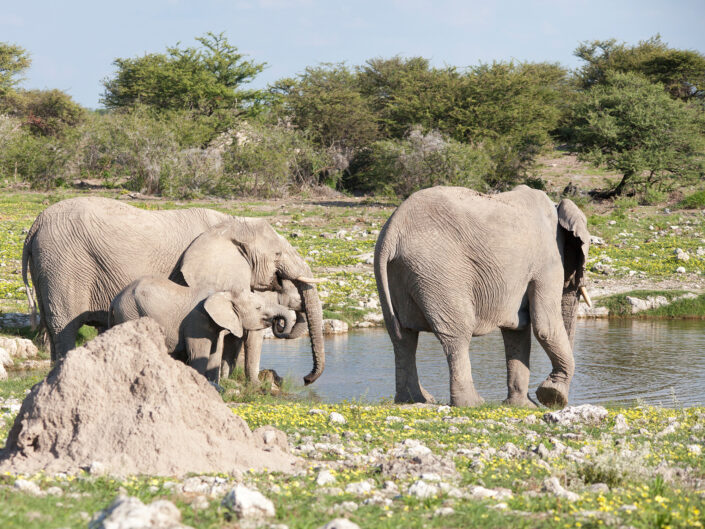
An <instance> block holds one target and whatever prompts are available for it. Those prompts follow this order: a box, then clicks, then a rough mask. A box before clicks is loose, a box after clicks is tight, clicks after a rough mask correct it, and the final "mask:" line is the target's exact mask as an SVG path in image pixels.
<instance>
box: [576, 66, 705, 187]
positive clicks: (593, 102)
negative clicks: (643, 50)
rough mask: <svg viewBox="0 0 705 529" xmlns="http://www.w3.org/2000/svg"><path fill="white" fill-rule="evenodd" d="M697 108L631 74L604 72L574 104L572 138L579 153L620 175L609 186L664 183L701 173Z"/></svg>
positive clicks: (703, 149)
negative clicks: (619, 179)
mask: <svg viewBox="0 0 705 529" xmlns="http://www.w3.org/2000/svg"><path fill="white" fill-rule="evenodd" d="M701 119H702V116H700V115H699V114H698V113H697V111H696V110H695V109H694V108H693V107H690V106H688V105H686V104H685V103H683V102H682V101H680V100H677V99H672V98H671V97H669V95H668V94H667V93H666V92H665V91H664V90H663V86H662V85H660V84H654V83H651V82H649V80H648V79H646V78H645V77H644V76H642V75H639V74H636V73H620V72H611V73H608V74H607V75H606V77H605V79H604V80H603V81H602V82H601V83H600V84H597V85H595V86H593V87H592V88H590V89H589V90H586V91H584V92H582V93H581V94H580V95H579V96H578V99H577V101H576V103H575V105H574V107H573V110H572V115H571V122H572V129H571V133H572V138H571V139H572V143H573V145H574V147H575V148H576V149H577V150H578V151H579V152H580V153H581V155H582V157H583V158H585V159H587V160H589V161H592V162H593V163H595V164H597V165H602V164H604V165H606V166H607V167H608V168H610V169H614V170H617V171H619V172H621V173H622V174H623V177H622V179H621V181H620V182H619V183H618V185H617V186H616V188H615V189H614V191H613V194H616V195H619V194H621V193H622V192H624V191H625V190H627V189H629V188H632V189H634V188H635V187H638V186H639V185H642V186H645V187H648V186H651V185H657V186H667V185H668V183H669V181H670V182H672V181H673V179H675V178H678V179H679V181H681V182H684V181H686V179H687V178H688V177H695V176H700V177H702V176H703V175H704V174H705V173H704V172H703V161H704V160H703V153H705V143H704V142H703V136H702V131H701V130H700V127H701V126H702V123H701V121H700V120H701Z"/></svg>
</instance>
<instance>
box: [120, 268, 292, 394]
mask: <svg viewBox="0 0 705 529" xmlns="http://www.w3.org/2000/svg"><path fill="white" fill-rule="evenodd" d="M143 316H149V317H150V318H153V319H154V320H156V321H157V322H158V323H159V324H160V325H161V326H162V327H163V328H164V331H165V332H166V344H167V348H168V350H169V353H170V354H171V355H172V356H174V357H175V358H179V359H184V360H185V361H186V363H188V364H189V365H190V366H191V367H193V368H194V369H195V370H196V371H198V372H199V373H201V374H202V375H204V376H205V377H206V378H207V379H208V380H210V381H212V382H218V379H219V378H220V364H221V358H222V354H223V339H224V336H225V334H227V333H228V332H230V333H232V334H233V335H234V336H236V337H238V338H241V337H242V336H243V333H244V332H245V331H255V330H261V329H264V328H266V327H269V326H270V325H272V328H273V331H274V332H275V334H277V335H280V334H286V333H290V332H291V329H292V327H293V326H294V322H295V314H294V313H293V312H292V311H290V310H289V309H288V308H287V307H285V306H283V305H280V304H278V303H276V301H275V300H272V299H271V297H269V298H267V297H266V296H263V295H262V294H261V293H259V292H250V291H248V290H241V291H237V292H210V291H203V290H200V289H196V288H190V287H185V286H181V285H178V284H176V283H174V282H172V281H170V280H168V279H164V278H161V277H153V276H146V277H142V278H140V279H137V280H136V281H134V282H132V283H131V284H129V285H128V286H127V287H125V288H124V289H123V290H122V291H121V292H120V293H119V294H118V295H117V296H116V297H115V299H113V301H112V303H111V304H110V311H109V325H110V326H114V325H117V324H119V323H123V322H125V321H128V320H134V319H137V318H141V317H143Z"/></svg>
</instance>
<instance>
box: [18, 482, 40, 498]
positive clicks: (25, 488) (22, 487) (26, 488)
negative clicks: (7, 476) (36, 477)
mask: <svg viewBox="0 0 705 529" xmlns="http://www.w3.org/2000/svg"><path fill="white" fill-rule="evenodd" d="M14 487H15V488H16V489H17V490H19V491H21V492H24V493H26V494H31V495H32V496H44V493H43V492H42V489H40V488H39V485H37V484H36V483H35V482H34V481H29V480H26V479H18V480H15V484H14Z"/></svg>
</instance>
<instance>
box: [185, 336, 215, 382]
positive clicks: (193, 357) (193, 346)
mask: <svg viewBox="0 0 705 529" xmlns="http://www.w3.org/2000/svg"><path fill="white" fill-rule="evenodd" d="M212 348H213V343H212V341H211V339H210V338H205V337H189V338H187V339H186V352H187V356H188V365H189V366H191V367H192V368H193V369H195V370H196V371H198V372H199V373H200V374H201V375H203V376H204V377H205V376H206V373H207V372H208V366H209V360H210V356H211V350H212Z"/></svg>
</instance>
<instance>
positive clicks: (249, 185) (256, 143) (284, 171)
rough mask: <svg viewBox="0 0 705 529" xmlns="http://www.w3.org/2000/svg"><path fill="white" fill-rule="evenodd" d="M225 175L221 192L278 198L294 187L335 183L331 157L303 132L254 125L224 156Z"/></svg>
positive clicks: (221, 182) (238, 136) (244, 130)
mask: <svg viewBox="0 0 705 529" xmlns="http://www.w3.org/2000/svg"><path fill="white" fill-rule="evenodd" d="M223 168H224V176H223V178H222V179H221V181H220V182H219V183H218V186H217V189H218V192H219V193H225V194H234V195H255V196H261V197H275V196H283V195H286V194H287V193H288V192H289V190H290V189H291V188H298V189H301V188H304V187H312V186H317V185H320V184H321V183H323V181H324V179H326V178H327V179H328V180H329V182H328V183H333V184H334V183H335V181H336V180H337V175H336V174H335V172H334V171H333V160H332V159H331V156H330V155H329V154H328V153H327V152H325V151H322V150H321V149H320V148H317V147H316V146H314V144H313V143H312V142H311V141H309V140H308V139H307V138H306V136H304V134H302V133H301V132H299V131H296V130H293V129H290V128H287V127H282V126H266V125H250V126H247V127H244V128H243V129H242V130H240V131H239V133H238V135H237V137H236V139H235V141H234V142H233V143H232V145H231V146H230V147H228V148H227V150H226V151H225V152H224V154H223Z"/></svg>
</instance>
